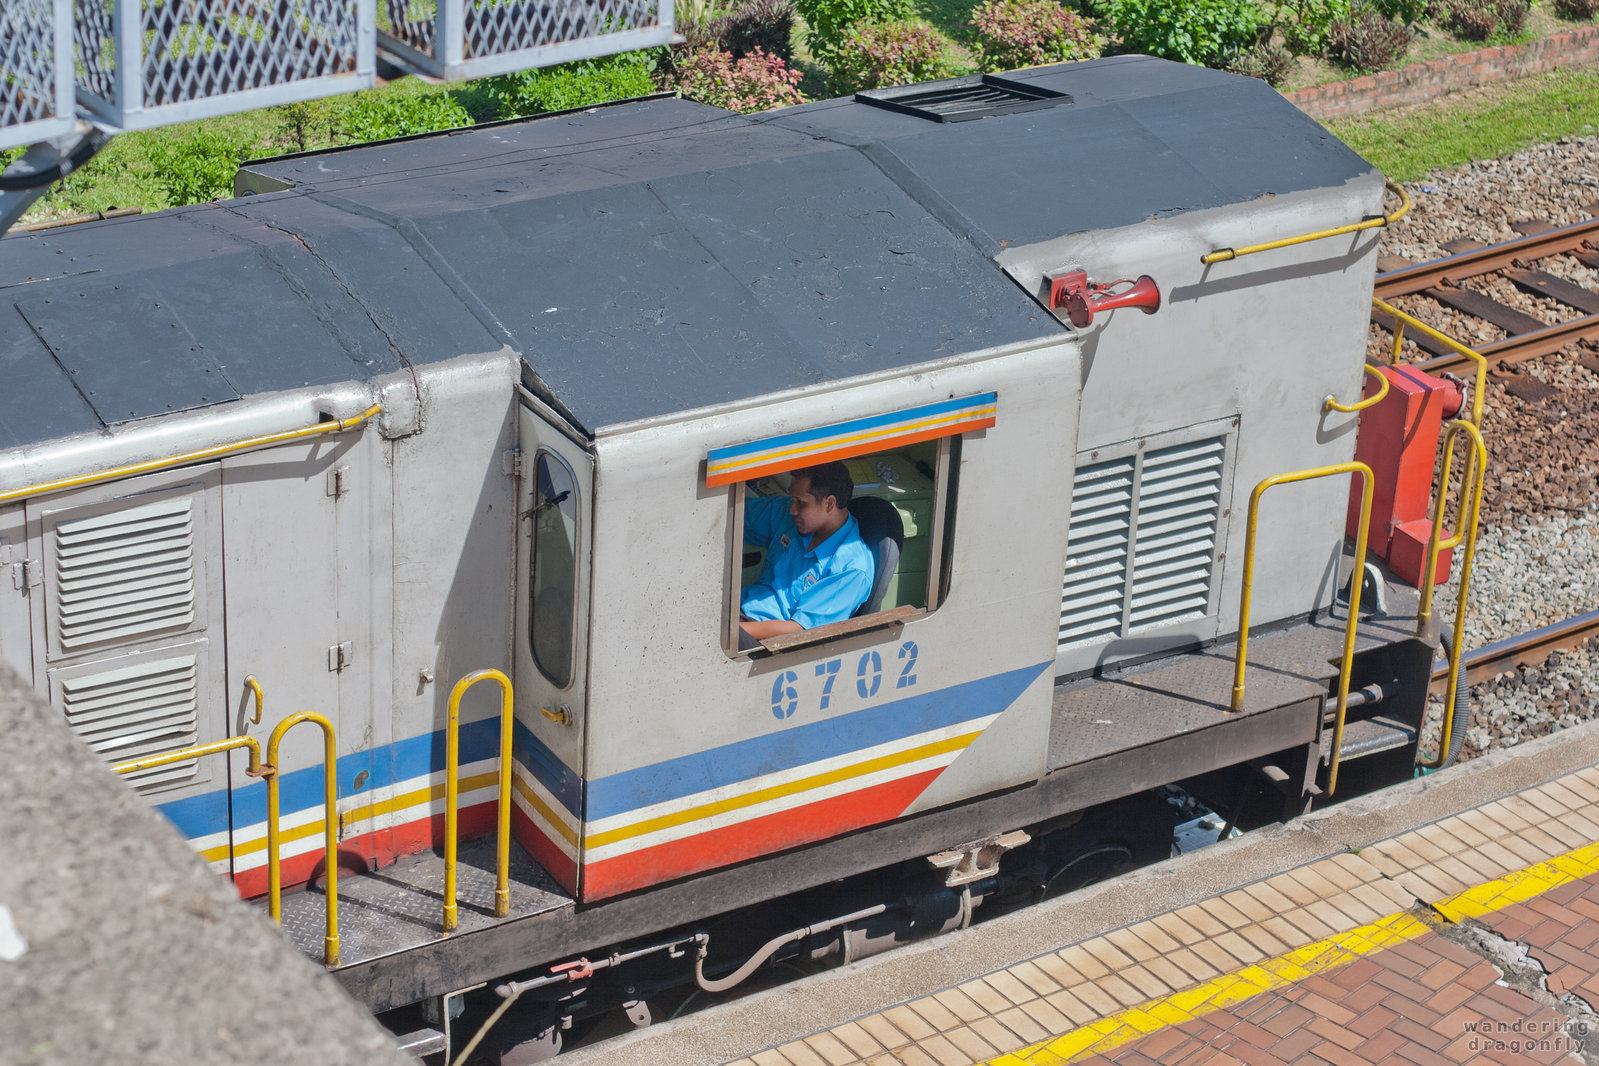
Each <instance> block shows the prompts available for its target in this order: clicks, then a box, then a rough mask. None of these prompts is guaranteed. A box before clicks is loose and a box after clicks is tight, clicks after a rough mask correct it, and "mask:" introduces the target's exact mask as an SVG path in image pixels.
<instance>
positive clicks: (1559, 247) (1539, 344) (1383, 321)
mask: <svg viewBox="0 0 1599 1066" xmlns="http://www.w3.org/2000/svg"><path fill="white" fill-rule="evenodd" d="M1586 210H1587V211H1588V213H1589V214H1591V215H1595V216H1599V202H1595V203H1593V204H1589V205H1588V207H1587V208H1586ZM1517 228H1518V229H1521V230H1522V231H1523V232H1524V233H1525V234H1526V235H1525V236H1523V237H1520V238H1518V239H1516V240H1513V241H1507V242H1505V243H1503V244H1494V245H1480V244H1477V243H1476V242H1474V241H1455V242H1451V244H1450V245H1447V246H1446V247H1448V248H1449V249H1450V250H1451V251H1453V252H1454V253H1455V254H1453V255H1450V256H1447V257H1445V258H1443V259H1435V260H1432V261H1431V262H1426V263H1416V264H1410V263H1408V262H1406V261H1405V260H1402V259H1398V258H1397V257H1384V259H1383V260H1382V261H1380V264H1379V265H1380V266H1383V267H1386V268H1388V269H1386V270H1385V272H1384V273H1382V274H1379V275H1378V276H1377V283H1376V290H1375V291H1376V295H1377V296H1378V297H1379V298H1380V299H1383V300H1385V301H1390V302H1391V301H1392V300H1394V299H1395V298H1397V297H1404V296H1424V297H1427V298H1428V299H1431V300H1433V301H1435V302H1436V303H1438V304H1441V305H1443V306H1445V307H1448V308H1450V309H1452V310H1454V311H1456V312H1459V313H1461V314H1464V315H1468V316H1471V317H1473V318H1477V319H1481V320H1482V321H1484V322H1488V323H1490V324H1492V325H1493V326H1495V327H1497V328H1498V329H1500V330H1502V331H1504V333H1505V336H1504V337H1503V338H1502V339H1499V340H1495V341H1490V342H1488V343H1486V344H1481V345H1478V346H1477V347H1476V351H1477V352H1479V353H1480V354H1481V355H1483V356H1485V357H1486V358H1487V359H1488V360H1489V361H1490V363H1495V362H1518V361H1520V360H1523V359H1533V358H1536V357H1538V356H1541V355H1549V354H1551V353H1553V352H1557V351H1560V350H1561V349H1562V348H1565V347H1567V346H1568V345H1571V344H1577V343H1585V344H1588V345H1590V346H1592V345H1599V292H1594V291H1593V290H1591V289H1586V288H1583V287H1582V286H1580V285H1575V284H1572V283H1571V282H1569V281H1566V280H1565V279H1563V278H1560V277H1557V276H1555V275H1554V274H1551V273H1549V272H1548V271H1545V270H1541V269H1539V268H1538V266H1537V264H1538V263H1539V262H1540V261H1541V260H1545V259H1548V258H1550V257H1552V256H1561V255H1564V256H1570V257H1572V258H1573V259H1575V260H1577V261H1578V262H1580V263H1581V264H1583V265H1584V266H1587V267H1591V268H1594V269H1599V217H1595V218H1590V219H1588V220H1586V221H1583V222H1578V223H1575V224H1573V225H1569V226H1558V227H1557V226H1551V225H1549V224H1548V223H1544V222H1539V221H1529V222H1523V223H1520V224H1518V226H1517ZM1490 274H1498V275H1500V276H1501V277H1503V278H1504V279H1505V280H1506V281H1508V282H1509V283H1510V284H1511V285H1513V286H1514V287H1515V288H1516V289H1517V290H1519V291H1521V292H1523V293H1526V294H1527V295H1529V296H1533V297H1543V298H1547V299H1550V300H1554V301H1555V302H1556V303H1558V304H1560V305H1561V306H1562V307H1563V308H1565V309H1567V310H1568V311H1569V312H1570V317H1563V318H1562V320H1561V321H1560V322H1558V323H1554V324H1550V323H1547V322H1544V321H1543V320H1542V319H1539V318H1535V317H1534V316H1532V315H1529V314H1527V313H1526V312H1525V311H1521V310H1518V309H1517V308H1514V307H1511V306H1509V305H1508V304H1505V303H1503V302H1501V301H1500V300H1497V299H1495V298H1494V297H1492V296H1489V295H1487V294H1486V293H1483V292H1481V291H1478V289H1476V288H1472V287H1467V286H1465V285H1463V284H1461V283H1462V282H1464V281H1465V280H1467V279H1470V278H1481V277H1483V276H1485V275H1490ZM1372 321H1373V322H1375V323H1376V324H1377V325H1379V326H1381V327H1382V328H1383V329H1385V330H1388V331H1389V332H1390V333H1392V330H1393V323H1392V319H1390V318H1389V317H1388V316H1387V315H1385V314H1383V313H1382V312H1380V311H1374V312H1373V314H1372ZM1407 337H1410V338H1411V339H1413V340H1414V342H1415V343H1416V345H1417V346H1418V347H1420V348H1421V349H1422V350H1423V351H1425V352H1426V353H1428V355H1430V356H1431V358H1429V359H1426V360H1424V361H1421V362H1418V363H1417V364H1416V365H1417V366H1418V367H1420V368H1421V369H1423V370H1427V371H1429V372H1433V373H1437V372H1439V371H1444V370H1454V369H1459V368H1462V367H1463V366H1464V365H1465V364H1466V363H1467V362H1468V360H1466V359H1465V357H1463V356H1461V355H1459V354H1458V353H1456V352H1453V351H1451V350H1450V349H1448V348H1447V347H1445V346H1444V345H1442V344H1439V343H1438V342H1436V341H1434V340H1432V339H1431V338H1429V337H1425V336H1414V334H1413V333H1412V334H1407Z"/></svg>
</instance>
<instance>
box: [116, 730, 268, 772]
mask: <svg viewBox="0 0 1599 1066" xmlns="http://www.w3.org/2000/svg"><path fill="white" fill-rule="evenodd" d="M234 748H246V749H248V750H249V752H250V765H249V766H248V767H246V768H245V771H244V772H245V773H247V774H249V775H250V776H251V777H263V776H265V775H267V774H269V773H270V772H271V767H262V765H261V745H260V744H259V743H257V742H256V739H255V738H254V737H229V738H228V739H226V740H216V741H212V742H211V743H210V744H201V745H200V746H199V747H194V748H184V749H183V750H181V751H168V752H163V753H162V754H160V755H152V756H150V757H149V758H148V759H138V760H136V761H134V762H124V763H117V764H116V765H115V766H113V767H111V772H112V773H114V774H131V773H133V772H134V771H136V770H148V769H150V768H152V767H155V766H165V765H167V764H168V763H175V762H182V761H183V760H184V759H196V758H199V757H200V756H202V755H215V754H216V753H217V752H219V751H232V750H233V749H234Z"/></svg>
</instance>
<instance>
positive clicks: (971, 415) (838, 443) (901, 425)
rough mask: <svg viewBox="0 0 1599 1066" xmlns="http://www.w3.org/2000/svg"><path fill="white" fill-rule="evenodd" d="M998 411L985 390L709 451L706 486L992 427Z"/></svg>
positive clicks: (992, 396)
mask: <svg viewBox="0 0 1599 1066" xmlns="http://www.w3.org/2000/svg"><path fill="white" fill-rule="evenodd" d="M997 407H998V394H996V393H992V392H985V393H982V394H981V395H978V396H967V397H965V398H964V399H958V400H941V401H939V402H938V403H930V404H924V405H923V406H921V407H912V408H911V409H910V410H908V411H897V412H895V413H893V414H886V415H873V416H871V417H870V418H856V419H852V420H851V421H848V422H838V423H835V424H834V425H831V426H821V427H819V428H817V429H807V430H802V431H801V432H798V433H784V434H782V435H780V436H776V437H766V438H763V439H762V440H752V441H750V442H749V443H747V444H734V445H731V446H729V447H726V448H713V449H711V452H710V454H709V455H708V456H707V458H706V463H705V484H706V485H731V484H733V483H734V482H737V481H748V480H749V479H750V478H753V477H761V476H762V475H765V474H778V473H782V472H783V471H784V470H794V469H796V468H798V467H802V466H810V465H812V464H814V463H825V462H828V461H830V460H833V459H848V458H850V457H851V456H854V455H866V454H867V453H869V452H881V451H887V450H888V449H890V448H898V447H902V446H904V445H906V444H915V443H916V442H918V441H924V440H936V439H937V438H939V437H952V436H954V435H956V434H958V433H970V432H972V431H973V430H978V429H987V428H988V427H989V426H992V425H993V424H994V412H995V410H996V409H997Z"/></svg>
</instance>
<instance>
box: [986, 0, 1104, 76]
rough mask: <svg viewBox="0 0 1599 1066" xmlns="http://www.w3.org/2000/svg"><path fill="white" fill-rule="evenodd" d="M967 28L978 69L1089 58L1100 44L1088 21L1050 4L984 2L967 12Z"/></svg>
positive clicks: (1039, 0) (1050, 0)
mask: <svg viewBox="0 0 1599 1066" xmlns="http://www.w3.org/2000/svg"><path fill="white" fill-rule="evenodd" d="M970 25H971V27H972V29H973V30H974V31H975V33H976V37H977V48H976V52H977V59H978V65H979V66H981V67H982V69H984V70H1015V69H1016V68H1018V67H1036V66H1039V65H1041V64H1044V63H1065V62H1068V61H1071V60H1077V59H1093V58H1094V57H1096V56H1098V55H1099V53H1100V50H1101V49H1102V48H1103V47H1104V44H1105V42H1104V40H1103V39H1102V38H1100V37H1099V36H1098V35H1097V34H1095V33H1094V23H1093V20H1092V19H1089V18H1086V17H1084V16H1083V15H1080V14H1078V13H1077V12H1075V11H1072V10H1070V9H1069V8H1065V7H1062V6H1061V5H1060V4H1058V3H1056V2H1055V0H985V2H984V3H981V4H978V5H977V7H975V8H974V9H973V10H972V19H971V23H970Z"/></svg>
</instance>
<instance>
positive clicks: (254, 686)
mask: <svg viewBox="0 0 1599 1066" xmlns="http://www.w3.org/2000/svg"><path fill="white" fill-rule="evenodd" d="M244 683H245V685H246V686H247V687H248V688H249V690H250V692H251V694H252V695H254V696H255V711H254V712H253V713H252V714H251V715H250V722H251V724H252V725H260V724H261V715H262V714H264V713H265V712H266V694H265V693H263V692H262V691H261V682H259V681H257V680H256V679H255V675H254V674H250V675H248V676H247V677H245V679H244Z"/></svg>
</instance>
